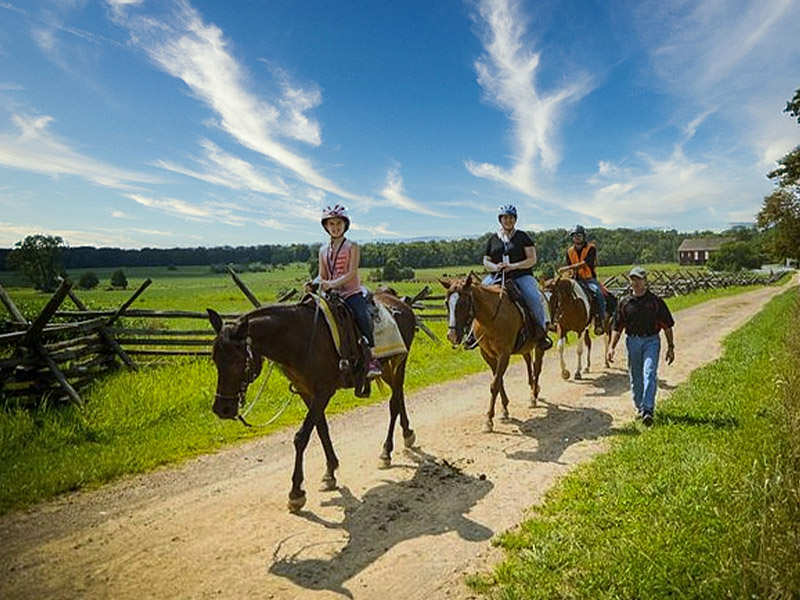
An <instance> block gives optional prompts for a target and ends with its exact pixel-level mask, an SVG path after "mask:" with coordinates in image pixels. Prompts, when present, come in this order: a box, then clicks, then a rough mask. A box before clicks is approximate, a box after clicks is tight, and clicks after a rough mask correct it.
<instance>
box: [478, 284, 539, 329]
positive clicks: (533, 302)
mask: <svg viewBox="0 0 800 600" xmlns="http://www.w3.org/2000/svg"><path fill="white" fill-rule="evenodd" d="M500 279H501V276H500V274H499V273H498V274H494V273H491V274H489V275H487V276H486V277H484V278H483V283H484V285H492V284H495V283H499V282H500ZM514 283H516V284H517V287H518V288H519V291H520V293H521V294H522V297H523V298H524V299H525V304H527V305H528V308H529V309H530V311H531V312H532V313H533V316H534V318H535V319H536V322H537V323H539V325H541V326H542V327H543V328H544V330H545V331H547V325H548V322H547V309H546V308H545V304H544V296H542V292H541V291H540V290H539V284H538V283H537V282H536V279H535V278H534V277H533V275H523V276H522V277H517V278H516V279H515V280H514Z"/></svg>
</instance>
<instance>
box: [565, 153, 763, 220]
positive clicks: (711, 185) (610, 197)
mask: <svg viewBox="0 0 800 600" xmlns="http://www.w3.org/2000/svg"><path fill="white" fill-rule="evenodd" d="M631 162H633V161H631ZM635 162H636V166H625V167H623V166H620V165H616V164H612V163H610V162H603V161H601V162H600V163H599V164H598V170H597V173H596V174H595V175H594V176H593V177H592V178H591V179H590V180H589V182H588V183H589V185H590V188H591V192H590V194H591V196H590V198H589V199H588V201H587V200H586V199H585V198H584V199H581V200H579V201H567V202H566V205H567V206H568V207H569V208H571V209H572V210H574V211H575V212H577V213H580V214H583V215H586V216H588V217H591V218H592V220H596V221H598V222H600V223H602V224H603V225H606V226H623V225H624V226H649V227H663V226H665V225H667V224H670V223H674V222H676V220H678V219H677V218H678V217H679V216H681V215H682V216H684V218H685V216H686V215H687V214H689V213H692V212H695V213H697V212H698V211H701V212H702V213H703V215H702V218H705V219H706V220H707V221H708V222H710V221H713V220H715V219H716V220H717V221H720V220H721V221H723V222H725V221H726V220H728V221H730V220H734V219H732V218H731V216H732V215H733V214H734V213H735V212H736V211H737V210H738V211H741V210H743V207H746V206H748V205H749V204H751V203H752V195H751V194H750V193H749V192H748V191H746V190H744V189H743V186H742V181H741V180H742V179H743V178H746V177H742V175H741V174H736V173H733V172H731V169H729V168H728V167H726V166H724V165H720V164H718V163H716V164H715V163H712V162H703V161H696V160H691V159H689V158H688V157H687V156H686V155H685V154H684V152H683V150H682V149H681V148H680V147H676V148H675V149H674V151H673V153H672V154H671V155H670V156H668V157H666V158H663V159H656V158H654V157H652V156H648V155H644V154H641V155H639V156H638V158H637V160H636V161H635ZM711 215H715V219H712V218H711ZM694 226H695V227H698V228H702V227H704V226H705V224H704V223H703V222H699V221H698V222H695V224H694Z"/></svg>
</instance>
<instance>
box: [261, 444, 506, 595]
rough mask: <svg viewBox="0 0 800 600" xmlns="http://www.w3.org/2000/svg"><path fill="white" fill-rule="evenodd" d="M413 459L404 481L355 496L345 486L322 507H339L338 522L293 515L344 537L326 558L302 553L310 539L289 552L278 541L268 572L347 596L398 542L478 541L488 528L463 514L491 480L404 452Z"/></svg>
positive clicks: (487, 534)
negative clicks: (354, 581)
mask: <svg viewBox="0 0 800 600" xmlns="http://www.w3.org/2000/svg"><path fill="white" fill-rule="evenodd" d="M409 454H410V456H411V457H412V460H413V461H414V462H415V463H416V471H415V473H414V476H413V477H412V478H411V479H410V480H408V481H399V482H386V483H383V484H381V485H378V486H376V487H374V488H372V489H370V490H369V491H367V493H366V494H364V496H363V497H362V498H357V497H356V496H355V495H353V493H352V492H351V491H350V490H349V489H348V488H347V487H340V488H339V490H338V491H339V495H338V496H337V497H334V498H331V499H330V500H329V501H328V502H327V503H326V504H325V505H326V506H340V507H342V509H343V512H344V518H343V519H342V521H341V522H334V521H328V520H326V519H323V518H321V517H319V516H317V515H316V514H314V513H311V512H309V511H302V512H301V513H299V516H301V517H303V518H305V519H307V520H309V521H311V522H313V523H317V524H320V525H322V526H323V527H325V528H328V529H333V530H341V532H343V534H344V536H345V537H346V539H347V541H346V543H345V545H344V546H343V547H341V548H340V549H339V550H338V551H336V552H335V553H334V554H333V556H330V557H329V558H303V557H302V556H301V555H302V554H303V553H304V551H306V550H307V549H309V548H311V546H312V545H313V544H310V545H308V546H306V547H303V548H301V549H300V550H298V551H296V552H294V553H292V554H285V555H283V556H279V555H280V554H281V553H282V548H281V545H279V546H278V547H277V548H276V550H275V553H274V556H273V562H272V564H271V565H270V567H269V572H270V573H272V574H273V575H278V576H280V577H285V578H287V579H289V580H291V581H292V582H293V583H295V584H296V585H298V586H300V587H303V588H305V589H308V590H330V591H332V592H335V593H338V594H342V595H344V596H347V597H350V598H352V597H353V594H352V593H351V592H350V590H348V589H347V588H346V587H345V585H344V583H345V582H346V581H348V580H349V579H351V578H352V577H354V576H355V575H357V574H358V573H360V572H362V571H363V570H364V569H365V568H367V567H368V566H369V565H370V564H372V563H373V562H375V561H376V560H378V559H379V558H380V557H381V556H382V555H383V554H385V553H386V552H388V551H389V550H390V549H391V548H392V547H394V546H396V545H398V544H400V543H401V542H403V541H405V540H409V539H413V538H417V537H421V536H428V535H441V534H445V533H448V532H451V531H455V532H456V533H458V535H459V536H461V538H462V539H465V540H469V541H474V542H481V541H485V540H488V539H490V538H491V537H492V535H493V534H494V532H493V531H492V530H491V529H489V528H487V527H485V526H483V525H481V524H480V523H476V522H475V521H472V520H470V519H468V518H467V517H466V516H464V515H466V514H467V513H468V512H469V511H470V510H471V509H472V507H473V506H475V505H476V504H477V503H478V501H479V500H480V499H481V498H483V497H484V496H486V495H487V494H488V493H489V492H490V491H491V489H492V488H493V487H494V485H493V484H492V483H491V482H490V481H488V480H487V479H486V477H485V476H484V475H481V476H478V477H473V476H471V475H467V474H466V473H464V472H462V471H461V470H460V469H458V468H456V467H454V466H453V465H451V464H450V463H448V462H447V461H445V460H439V459H436V458H435V457H433V456H431V455H428V454H425V453H424V452H421V451H419V450H415V451H410V452H409Z"/></svg>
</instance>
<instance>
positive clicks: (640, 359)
mask: <svg viewBox="0 0 800 600" xmlns="http://www.w3.org/2000/svg"><path fill="white" fill-rule="evenodd" d="M628 277H629V279H630V283H631V293H630V294H628V295H627V296H625V297H624V298H623V299H622V301H621V302H620V303H619V307H618V308H617V312H616V314H615V315H614V325H613V332H612V334H611V344H610V345H609V349H608V357H607V358H608V361H609V362H613V361H614V348H616V346H617V343H619V338H620V337H621V335H622V332H623V331H625V334H626V337H625V346H626V348H627V350H628V374H629V375H630V380H631V394H632V395H633V404H634V406H635V407H636V417H637V418H639V419H641V420H642V423H644V424H645V425H647V426H648V427H649V426H650V425H652V424H653V415H654V413H655V407H656V389H657V388H658V357H659V353H660V352H661V338H660V336H659V332H660V331H661V330H663V331H664V337H665V338H666V339H667V354H666V356H665V359H666V361H667V364H668V365H671V364H672V361H674V360H675V341H674V339H673V336H672V328H673V326H674V325H675V321H674V320H673V318H672V314H671V313H670V312H669V308H667V305H666V304H665V303H664V300H662V299H661V298H659V297H658V296H656V295H655V294H654V293H653V292H651V291H650V290H649V289H648V287H647V271H645V270H644V269H643V268H642V267H634V268H633V269H631V270H630V273H629V274H628Z"/></svg>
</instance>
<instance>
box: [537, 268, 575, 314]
mask: <svg viewBox="0 0 800 600" xmlns="http://www.w3.org/2000/svg"><path fill="white" fill-rule="evenodd" d="M543 287H544V290H545V291H546V292H549V294H547V302H548V305H549V306H548V307H549V308H550V318H551V320H552V322H553V323H558V322H559V321H560V320H561V317H562V316H563V314H564V310H565V307H566V306H567V305H569V303H570V302H571V301H573V300H575V299H577V297H576V296H575V292H574V290H573V284H572V279H570V278H567V277H561V274H559V276H558V277H556V278H555V279H548V280H547V281H546V282H545V283H544V286H543Z"/></svg>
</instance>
